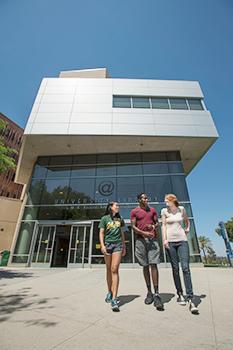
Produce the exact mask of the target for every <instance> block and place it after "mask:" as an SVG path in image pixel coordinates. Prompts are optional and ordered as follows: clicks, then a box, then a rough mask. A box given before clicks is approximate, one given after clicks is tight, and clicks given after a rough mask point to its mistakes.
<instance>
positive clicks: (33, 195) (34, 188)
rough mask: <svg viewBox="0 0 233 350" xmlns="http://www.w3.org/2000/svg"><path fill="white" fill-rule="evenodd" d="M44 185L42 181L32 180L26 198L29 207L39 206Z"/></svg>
mask: <svg viewBox="0 0 233 350" xmlns="http://www.w3.org/2000/svg"><path fill="white" fill-rule="evenodd" d="M44 185H45V181H44V180H32V182H31V186H30V190H29V194H28V198H27V204H29V205H32V204H33V205H35V204H40V201H41V196H42V193H43V190H44Z"/></svg>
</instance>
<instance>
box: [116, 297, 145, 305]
mask: <svg viewBox="0 0 233 350" xmlns="http://www.w3.org/2000/svg"><path fill="white" fill-rule="evenodd" d="M140 296H141V295H120V296H119V297H118V300H119V303H118V305H119V306H122V305H124V304H127V303H130V302H131V301H134V299H136V298H139V297H140Z"/></svg>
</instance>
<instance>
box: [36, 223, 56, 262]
mask: <svg viewBox="0 0 233 350" xmlns="http://www.w3.org/2000/svg"><path fill="white" fill-rule="evenodd" d="M55 231H56V226H47V225H38V226H37V231H36V235H35V243H34V244H35V245H34V248H33V253H32V262H31V266H38V265H42V266H43V267H50V263H51V258H52V251H53V245H54V237H55Z"/></svg>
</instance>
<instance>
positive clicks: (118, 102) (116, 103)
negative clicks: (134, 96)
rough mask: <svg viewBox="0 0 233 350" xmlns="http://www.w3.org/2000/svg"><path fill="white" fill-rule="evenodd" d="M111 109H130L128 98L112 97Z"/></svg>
mask: <svg viewBox="0 0 233 350" xmlns="http://www.w3.org/2000/svg"><path fill="white" fill-rule="evenodd" d="M113 107H119V108H131V99H130V97H120V96H119V97H115V96H113Z"/></svg>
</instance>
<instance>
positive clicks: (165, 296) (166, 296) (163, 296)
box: [159, 293, 175, 304]
mask: <svg viewBox="0 0 233 350" xmlns="http://www.w3.org/2000/svg"><path fill="white" fill-rule="evenodd" d="M159 295H160V297H161V299H162V302H163V303H164V304H167V303H169V302H170V301H171V300H172V298H174V296H175V294H173V293H159Z"/></svg>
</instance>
